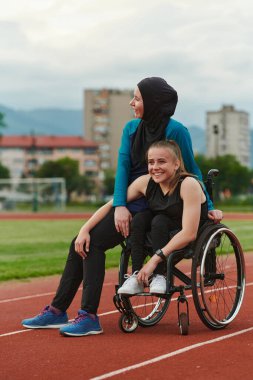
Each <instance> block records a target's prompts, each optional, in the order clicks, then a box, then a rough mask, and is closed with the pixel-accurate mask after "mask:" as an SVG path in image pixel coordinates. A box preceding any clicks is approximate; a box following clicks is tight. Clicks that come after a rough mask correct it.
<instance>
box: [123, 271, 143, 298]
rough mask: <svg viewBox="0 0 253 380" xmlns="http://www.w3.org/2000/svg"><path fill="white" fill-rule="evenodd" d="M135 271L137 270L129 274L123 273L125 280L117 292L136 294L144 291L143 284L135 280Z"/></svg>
mask: <svg viewBox="0 0 253 380" xmlns="http://www.w3.org/2000/svg"><path fill="white" fill-rule="evenodd" d="M137 273H138V272H134V273H133V274H132V275H131V276H130V275H129V274H125V278H126V281H125V282H124V284H123V285H122V286H121V287H120V288H119V289H118V294H136V293H142V292H143V291H144V287H143V284H142V283H141V284H140V283H139V282H138V281H137Z"/></svg>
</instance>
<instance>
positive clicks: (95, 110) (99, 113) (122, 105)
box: [84, 89, 133, 169]
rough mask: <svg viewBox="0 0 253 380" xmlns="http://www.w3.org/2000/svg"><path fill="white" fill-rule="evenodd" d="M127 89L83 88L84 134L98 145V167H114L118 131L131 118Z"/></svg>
mask: <svg viewBox="0 0 253 380" xmlns="http://www.w3.org/2000/svg"><path fill="white" fill-rule="evenodd" d="M132 97H133V92H132V91H130V90H121V91H120V90H113V89H100V90H85V92H84V110H85V117H84V136H85V137H86V138H88V139H91V140H93V141H95V142H97V143H98V144H99V155H100V160H101V168H102V169H108V168H113V169H116V167H117V158H118V149H119V146H120V141H121V134H122V130H123V127H124V126H125V124H126V122H127V121H128V120H130V119H132V118H133V112H132V110H131V107H130V106H129V102H130V100H131V99H132Z"/></svg>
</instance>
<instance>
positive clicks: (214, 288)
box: [191, 224, 245, 330]
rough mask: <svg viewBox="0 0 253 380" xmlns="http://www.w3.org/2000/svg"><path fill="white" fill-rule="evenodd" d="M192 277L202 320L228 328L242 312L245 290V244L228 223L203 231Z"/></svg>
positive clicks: (198, 310) (218, 326) (197, 248)
mask: <svg viewBox="0 0 253 380" xmlns="http://www.w3.org/2000/svg"><path fill="white" fill-rule="evenodd" d="M191 276H192V294H193V300H194V304H195V308H196V311H197V313H198V315H199V317H200V319H201V320H202V322H203V323H204V324H205V325H206V326H207V327H209V328H210V329H213V330H218V329H223V328H225V327H226V326H227V325H228V324H229V323H230V322H231V321H232V320H233V319H234V318H235V317H236V315H237V314H238V312H239V310H240V307H241V304H242V300H243V296H244V291H245V262H244V256H243V251H242V247H241V245H240V242H239V241H238V239H237V237H236V236H235V234H234V233H233V232H232V231H231V230H230V229H229V228H227V227H226V226H225V225H222V224H217V225H209V226H208V227H207V228H206V229H204V231H203V232H202V233H201V235H200V236H199V238H198V240H197V242H196V247H195V253H194V257H193V263H192V274H191Z"/></svg>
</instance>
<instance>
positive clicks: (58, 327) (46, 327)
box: [22, 322, 68, 329]
mask: <svg viewBox="0 0 253 380" xmlns="http://www.w3.org/2000/svg"><path fill="white" fill-rule="evenodd" d="M67 324H68V322H66V323H61V324H58V325H45V326H37V325H34V326H31V325H22V326H24V327H26V328H27V329H60V328H61V327H64V326H66V325H67Z"/></svg>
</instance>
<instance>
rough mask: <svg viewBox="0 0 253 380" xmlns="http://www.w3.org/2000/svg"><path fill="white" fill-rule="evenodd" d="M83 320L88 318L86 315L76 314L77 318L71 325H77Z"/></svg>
mask: <svg viewBox="0 0 253 380" xmlns="http://www.w3.org/2000/svg"><path fill="white" fill-rule="evenodd" d="M85 318H88V315H87V314H78V315H77V317H75V320H74V322H73V324H76V323H79V322H80V321H82V320H83V319H85Z"/></svg>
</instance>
